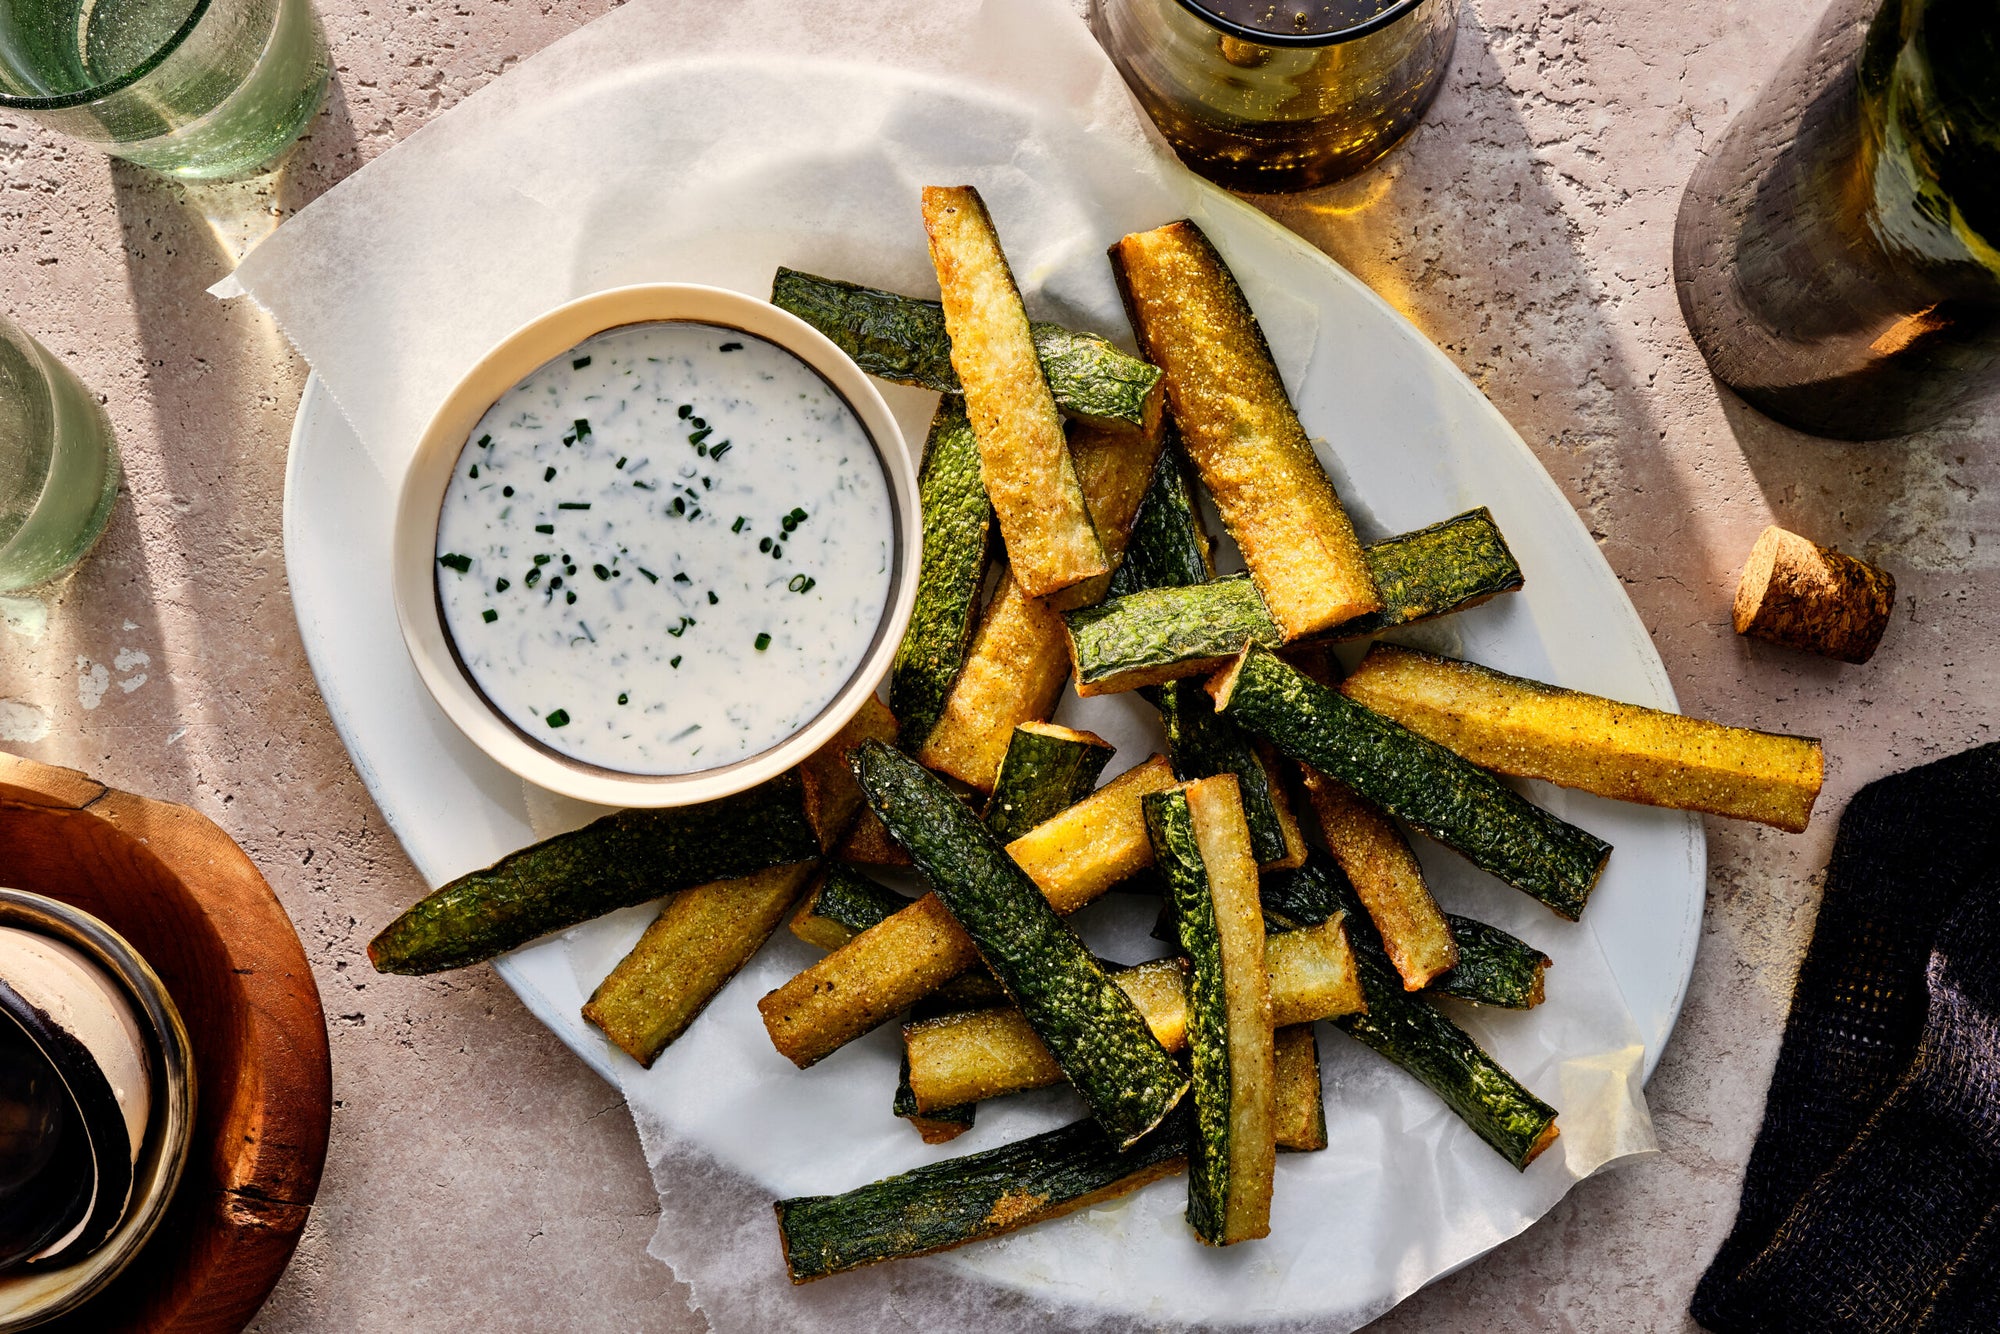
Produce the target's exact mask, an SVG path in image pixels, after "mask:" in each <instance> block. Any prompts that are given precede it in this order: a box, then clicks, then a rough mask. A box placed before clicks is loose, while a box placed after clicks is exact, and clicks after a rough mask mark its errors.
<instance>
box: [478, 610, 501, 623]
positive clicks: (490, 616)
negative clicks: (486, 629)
mask: <svg viewBox="0 0 2000 1334" xmlns="http://www.w3.org/2000/svg"><path fill="white" fill-rule="evenodd" d="M479 618H480V619H481V620H483V621H485V622H486V623H487V624H488V625H491V624H493V622H495V621H497V620H499V619H500V613H499V612H497V611H495V610H493V608H491V607H488V608H487V609H486V610H485V611H482V612H480V613H479Z"/></svg>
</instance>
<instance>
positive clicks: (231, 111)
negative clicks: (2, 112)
mask: <svg viewBox="0 0 2000 1334" xmlns="http://www.w3.org/2000/svg"><path fill="white" fill-rule="evenodd" d="M328 70H329V65H328V61H327V55H326V43H325V41H324V39H323V38H322V37H321V35H320V31H319V24H318V22H317V21H316V20H315V19H314V17H313V11H312V5H311V3H310V0H0V108H8V109H12V110H15V111H20V112H23V113H25V114H27V115H28V116H30V117H32V118H33V119H34V120H36V121H38V122H40V123H41V124H43V125H45V126H47V127H48V128H50V129H52V130H57V131H60V132H61V133H63V134H66V135H69V136H70V137H71V138H74V139H80V140H82V141H83V142H85V143H88V144H91V145H93V146H95V147H97V148H100V149H102V150H103V151H104V152H106V153H109V154H111V155H112V156H113V157H122V158H125V159H127V160H129V161H132V162H136V163H138V164H139V165H141V166H144V167H151V168H153V169H154V170H156V171H162V172H166V173H168V174H170V175H173V176H179V177H183V178H186V179H190V180H208V179H213V178H217V177H226V176H240V175H243V174H245V173H246V172H250V171H252V170H254V169H256V168H257V167H260V166H262V165H264V164H265V163H267V162H269V161H270V160H271V159H272V158H274V157H276V156H277V155H278V154H279V153H281V152H283V151H284V150H285V149H286V148H287V147H289V146H290V145H291V143H292V141H293V140H295V139H297V138H298V137H299V134H300V133H301V132H302V131H303V130H304V129H305V127H306V124H307V122H309V121H310V120H311V119H312V118H313V115H314V113H315V112H317V111H318V110H319V106H320V101H321V99H322V98H323V97H324V96H325V93H326V81H327V74H328Z"/></svg>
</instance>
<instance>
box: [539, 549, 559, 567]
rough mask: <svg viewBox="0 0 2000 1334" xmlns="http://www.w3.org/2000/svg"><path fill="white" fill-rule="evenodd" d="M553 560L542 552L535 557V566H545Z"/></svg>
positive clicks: (552, 557)
mask: <svg viewBox="0 0 2000 1334" xmlns="http://www.w3.org/2000/svg"><path fill="white" fill-rule="evenodd" d="M554 559H555V557H554V556H551V555H549V554H548V553H547V552H543V553H542V554H541V555H539V556H537V557H535V564H537V565H547V564H548V563H549V562H550V561H552V560H554Z"/></svg>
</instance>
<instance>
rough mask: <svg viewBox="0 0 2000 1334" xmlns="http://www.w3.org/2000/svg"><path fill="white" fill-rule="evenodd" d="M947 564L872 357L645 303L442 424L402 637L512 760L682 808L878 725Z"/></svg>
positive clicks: (550, 340)
mask: <svg viewBox="0 0 2000 1334" xmlns="http://www.w3.org/2000/svg"><path fill="white" fill-rule="evenodd" d="M920 549H921V530H920V516H919V511H918V503H917V466H916V461H915V460H913V459H912V458H911V456H910V451H909V446H908V444H907V443H906V442H905V440H904V438H903V435H902V432H901V430H900V429H899V428H898V427H897V424H896V420H895V418H894V416H892V415H891V413H890V411H889V408H888V406H887V405H886V404H885V403H884V402H883V401H882V397H881V395H880V394H879V393H878V392H877V391H876V389H875V386H874V385H873V383H871V382H870V380H869V379H868V377H867V375H866V374H865V373H864V372H863V371H862V370H861V369H860V367H858V366H856V365H855V364H854V362H853V361H852V360H851V359H849V358H848V357H847V355H846V354H845V353H843V352H842V351H841V350H840V349H839V348H837V347H836V346H834V344H833V343H832V342H830V341H828V340H827V339H826V338H825V337H824V336H823V335H822V334H820V333H819V332H818V331H817V330H815V329H813V328H812V327H811V326H809V325H807V324H806V323H805V322H804V321H802V320H799V319H798V318H796V317H795V316H793V315H790V314H788V313H786V312H784V311H782V310H779V309H778V308H777V307H775V306H772V305H770V304H768V303H767V302H764V301H760V300H757V299H755V298H752V297H748V296H744V295H742V294H740V293H736V292H730V291H725V290H722V289H719V288H713V287H701V286H695V285H691V284H665V283H662V284H647V285H643V286H634V287H621V288H616V289H613V290H611V291H606V292H598V293H595V294H593V295H591V296H586V297H582V298H580V299H578V300H576V301H572V302H570V303H568V304H567V305H564V306H561V307H559V308H557V309H555V310H553V311H550V312H549V313H548V314H546V315H544V316H542V317H541V318H539V319H537V320H534V321H533V322H531V323H529V324H528V325H526V326H525V327H523V328H521V329H519V330H517V331H516V332H514V333H513V334H511V335H509V336H508V337H507V338H506V339H505V340H503V341H502V342H501V343H500V344H499V345H498V346H497V347H495V348H494V349H493V350H492V351H491V352H489V353H487V354H486V356H484V357H483V358H481V359H480V361H479V363H478V364H477V365H476V366H474V367H473V369H472V371H471V372H470V373H469V374H468V375H467V376H466V377H465V378H464V380H462V381H461V382H460V383H459V384H458V386H457V387H456V388H454V389H453V390H452V392H451V394H450V396H449V397H448V398H446V400H445V401H444V404H443V406H442V407H440V408H439V409H438V411H437V414H436V415H435V416H434V417H433V418H432V420H431V423H430V425H429V427H428V428H427V429H426V430H425V432H424V435H423V438H422V440H421V442H420V443H419V445H418V447H417V451H416V456H415V459H414V461H413V462H412V464H411V466H410V471H409V473H408V475H407V476H406V477H405V479H404V482H403V489H402V495H401V499H400V501H399V504H398V509H397V515H396V526H395V552H394V562H393V568H394V582H395V598H396V612H397V617H398V619H399V620H400V622H401V624H402V629H403V638H404V641H405V643H406V644H407V645H408V646H409V650H410V656H411V658H412V659H413V660H414V661H415V663H416V667H417V671H418V674H419V675H420V676H421V677H422V678H423V681H424V685H425V686H426V687H427V688H428V689H429V691H430V692H431V694H432V696H433V697H434V698H435V699H436V700H437V702H438V705H439V707H440V708H442V709H443V710H444V712H445V713H446V715H447V716H449V717H450V718H451V720H452V722H453V723H455V724H456V725H457V726H458V727H459V729H460V730H462V731H463V732H464V733H465V735H466V736H467V737H468V738H470V739H471V740H472V741H473V742H474V743H475V744H476V745H478V746H479V747H480V749H482V750H483V751H485V752H486V753H487V754H488V755H489V756H491V757H492V758H493V759H494V760H496V761H497V762H499V763H500V764H502V765H504V766H505V767H506V768H508V769H510V770H512V771H513V772H514V773H516V774H518V775H520V776H521V777H522V778H525V779H527V780H528V781H530V782H533V783H536V784H538V785H540V786H542V787H545V788H548V789H550V790H552V791H555V792H560V793H563V794H565V795H568V796H572V797H576V798H578V799H581V800H584V801H592V802H599V803H603V804H606V805H620V806H655V807H657V806H678V805H684V804H686V803H689V802H695V801H706V800H710V799H712V798H715V797H721V796H726V795H728V794H730V793H732V792H737V791H741V790H742V789H744V788H747V787H751V786H754V785H755V784H757V783H759V782H762V781H763V780H764V779H766V778H770V777H772V776H773V775H775V774H778V773H780V772H782V771H783V770H785V769H788V768H790V767H791V766H792V765H794V764H796V763H797V762H798V761H800V760H801V759H804V758H805V757H806V756H807V755H809V754H811V753H812V752H813V751H814V750H816V749H818V748H819V746H821V745H822V744H823V743H825V742H826V741H827V740H829V739H831V737H832V736H833V734H834V733H835V732H837V731H838V730H839V729H840V728H841V726H842V725H843V724H845V723H846V722H847V721H848V719H849V718H851V717H852V716H853V715H854V713H855V711H856V710H857V709H859V708H860V707H861V704H862V702H863V701H864V700H865V699H866V698H867V697H868V696H869V695H870V694H872V693H873V692H874V690H875V689H876V687H877V686H878V685H879V684H880V682H881V680H882V678H883V676H884V675H885V674H886V673H887V671H888V668H889V664H890V660H891V658H892V657H893V656H894V654H895V651H896V646H897V644H898V643H899V642H900V640H901V639H902V635H903V630H904V627H905V626H907V625H908V623H909V619H910V612H911V607H912V604H913V602H914V600H915V597H916V573H917V561H918V553H919V551H920Z"/></svg>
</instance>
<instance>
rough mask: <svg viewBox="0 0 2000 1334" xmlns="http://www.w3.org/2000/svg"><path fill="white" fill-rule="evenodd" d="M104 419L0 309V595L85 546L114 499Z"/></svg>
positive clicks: (46, 574) (49, 571)
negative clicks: (2, 314) (0, 314)
mask: <svg viewBox="0 0 2000 1334" xmlns="http://www.w3.org/2000/svg"><path fill="white" fill-rule="evenodd" d="M118 478H119V465H118V443H117V440H116V439H115V437H114V436H113V435H112V433H111V419H110V418H109V417H107V416H106V415H105V413H104V409H103V407H102V406H101V405H99V403H98V401H97V399H96V397H95V396H94V395H92V394H91V392H90V391H89V390H88V389H86V388H84V386H83V382H82V381H80V380H78V379H77V378H76V374H75V373H74V372H73V371H71V370H70V368H69V367H67V366H65V365H63V363H62V362H60V361H58V360H57V359H56V357H55V355H54V354H53V353H51V352H50V351H49V350H48V349H47V348H45V347H43V346H42V345H41V344H40V343H37V342H36V341H35V340H34V339H32V338H30V337H29V336H28V335H27V334H25V333H23V332H22V331H21V330H20V329H18V328H17V327H15V326H14V325H13V324H12V323H10V322H9V321H8V320H7V319H6V318H5V317H4V316H0V593H12V592H16V591H18V590H20V589H23V588H31V587H33V586H34V585H36V584H39V583H43V582H45V581H47V580H49V579H53V578H55V577H56V576H57V575H59V574H61V573H63V572H64V571H65V570H67V569H69V568H70V567H71V566H72V565H75V564H76V563H77V562H78V561H80V560H82V559H83V558H84V557H85V556H86V555H88V554H89V552H90V549H91V547H93V546H95V545H96V544H97V539H98V538H99V537H100V536H102V535H103V533H104V525H105V524H106V523H107V522H108V521H109V520H110V518H111V507H112V505H113V503H114V502H116V501H117V499H118Z"/></svg>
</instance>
